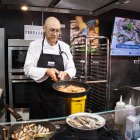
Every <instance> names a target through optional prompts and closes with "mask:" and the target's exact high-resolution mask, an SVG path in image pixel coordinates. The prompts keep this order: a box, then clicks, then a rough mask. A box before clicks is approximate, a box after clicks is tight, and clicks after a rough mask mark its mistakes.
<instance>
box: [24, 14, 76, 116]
mask: <svg viewBox="0 0 140 140" xmlns="http://www.w3.org/2000/svg"><path fill="white" fill-rule="evenodd" d="M60 30H61V24H60V21H59V20H58V19H57V18H55V17H48V18H47V19H46V20H45V24H44V26H43V31H44V35H45V37H44V38H43V39H37V40H35V41H32V42H31V43H30V46H29V49H28V52H27V56H26V61H25V64H24V72H25V75H26V76H27V77H30V78H32V79H33V80H34V81H35V85H34V89H35V90H34V93H31V98H30V119H46V118H52V117H62V116H65V112H66V109H65V101H64V99H63V98H61V97H59V96H58V95H57V94H55V91H54V90H53V89H52V84H53V83H54V82H57V81H58V78H59V79H61V80H66V79H70V78H72V77H73V76H75V74H76V69H75V65H74V62H73V58H72V55H71V53H70V47H69V45H68V44H66V43H64V42H63V41H60V40H58V38H59V34H60Z"/></svg>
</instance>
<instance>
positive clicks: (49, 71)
mask: <svg viewBox="0 0 140 140" xmlns="http://www.w3.org/2000/svg"><path fill="white" fill-rule="evenodd" d="M59 73H60V72H59V71H58V70H57V69H55V68H48V69H47V71H46V74H47V75H48V76H50V77H51V79H52V80H53V81H55V82H58V78H57V75H59Z"/></svg>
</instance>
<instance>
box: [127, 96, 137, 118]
mask: <svg viewBox="0 0 140 140" xmlns="http://www.w3.org/2000/svg"><path fill="white" fill-rule="evenodd" d="M130 115H131V116H135V115H136V110H135V107H134V106H133V105H132V102H131V98H130V99H129V104H128V105H125V116H126V117H128V116H130Z"/></svg>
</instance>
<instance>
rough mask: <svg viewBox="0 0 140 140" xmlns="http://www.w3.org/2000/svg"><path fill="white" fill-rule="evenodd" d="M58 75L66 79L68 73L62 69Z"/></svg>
mask: <svg viewBox="0 0 140 140" xmlns="http://www.w3.org/2000/svg"><path fill="white" fill-rule="evenodd" d="M58 77H59V78H60V80H65V79H66V77H68V73H66V72H65V71H60V72H59V75H58Z"/></svg>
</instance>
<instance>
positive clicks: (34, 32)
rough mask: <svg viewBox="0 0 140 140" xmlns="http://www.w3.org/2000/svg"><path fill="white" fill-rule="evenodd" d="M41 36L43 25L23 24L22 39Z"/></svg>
mask: <svg viewBox="0 0 140 140" xmlns="http://www.w3.org/2000/svg"><path fill="white" fill-rule="evenodd" d="M39 38H43V26H36V25H24V39H25V40H36V39H39Z"/></svg>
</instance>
